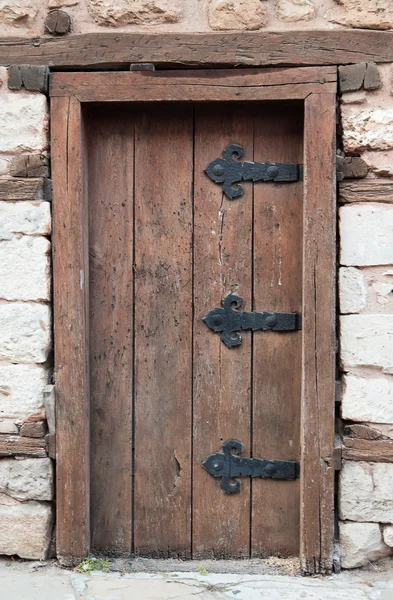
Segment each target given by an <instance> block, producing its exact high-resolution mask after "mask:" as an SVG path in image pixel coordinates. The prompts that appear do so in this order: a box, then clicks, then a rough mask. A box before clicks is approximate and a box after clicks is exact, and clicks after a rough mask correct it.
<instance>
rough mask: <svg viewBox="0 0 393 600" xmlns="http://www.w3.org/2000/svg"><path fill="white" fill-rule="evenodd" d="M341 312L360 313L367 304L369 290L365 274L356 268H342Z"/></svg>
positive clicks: (340, 282) (340, 272) (340, 275)
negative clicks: (365, 282) (365, 283)
mask: <svg viewBox="0 0 393 600" xmlns="http://www.w3.org/2000/svg"><path fill="white" fill-rule="evenodd" d="M339 296H340V312H341V313H342V314H346V313H358V312H359V311H361V310H362V308H365V306H366V303H367V288H366V286H365V285H364V277H363V273H362V271H361V270H360V269H355V268H354V267H341V269H340V271H339Z"/></svg>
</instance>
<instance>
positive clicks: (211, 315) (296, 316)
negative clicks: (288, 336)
mask: <svg viewBox="0 0 393 600" xmlns="http://www.w3.org/2000/svg"><path fill="white" fill-rule="evenodd" d="M222 305H223V307H222V308H213V310H211V311H209V312H208V313H207V314H206V315H205V316H204V317H203V318H202V320H203V321H204V322H205V323H206V325H207V326H208V327H209V328H210V329H211V330H212V331H214V332H215V333H219V334H220V337H221V340H222V341H223V342H224V344H225V345H226V346H228V348H234V347H235V346H240V344H241V343H242V338H241V335H240V334H239V331H244V330H245V329H252V330H253V331H258V330H262V331H269V330H270V331H293V330H296V329H301V328H302V319H301V314H300V313H284V312H256V311H255V312H246V311H243V310H239V309H241V308H242V306H243V300H242V299H241V298H240V297H239V296H237V295H236V294H229V295H228V296H226V297H225V298H224V300H223V301H222Z"/></svg>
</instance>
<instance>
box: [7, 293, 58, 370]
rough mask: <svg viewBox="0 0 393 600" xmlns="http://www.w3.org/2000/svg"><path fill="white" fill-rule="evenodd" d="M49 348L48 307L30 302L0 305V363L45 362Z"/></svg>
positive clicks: (49, 322)
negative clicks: (4, 361)
mask: <svg viewBox="0 0 393 600" xmlns="http://www.w3.org/2000/svg"><path fill="white" fill-rule="evenodd" d="M50 347H51V319H50V308H49V306H47V305H44V304H33V303H28V302H10V303H0V360H10V361H15V362H21V363H32V362H33V363H43V362H45V361H46V360H47V358H48V355H49V350H50Z"/></svg>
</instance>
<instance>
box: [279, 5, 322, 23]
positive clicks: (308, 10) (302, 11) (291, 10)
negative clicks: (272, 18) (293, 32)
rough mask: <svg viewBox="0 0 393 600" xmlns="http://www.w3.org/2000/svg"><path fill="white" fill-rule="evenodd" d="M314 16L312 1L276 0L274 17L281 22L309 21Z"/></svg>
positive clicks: (314, 10)
mask: <svg viewBox="0 0 393 600" xmlns="http://www.w3.org/2000/svg"><path fill="white" fill-rule="evenodd" d="M315 15H316V8H315V4H314V2H313V1H312V0H278V1H277V5H276V16H277V17H278V18H279V19H281V20H282V21H286V22H288V23H296V21H311V20H312V19H314V17H315Z"/></svg>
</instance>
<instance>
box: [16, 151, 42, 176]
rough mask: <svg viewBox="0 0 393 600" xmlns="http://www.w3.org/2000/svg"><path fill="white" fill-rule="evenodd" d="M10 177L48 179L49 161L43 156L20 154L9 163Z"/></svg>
mask: <svg viewBox="0 0 393 600" xmlns="http://www.w3.org/2000/svg"><path fill="white" fill-rule="evenodd" d="M10 175H11V176H12V177H49V160H48V158H47V157H46V156H44V155H43V154H22V156H15V157H14V158H13V159H12V160H11V163H10Z"/></svg>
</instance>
